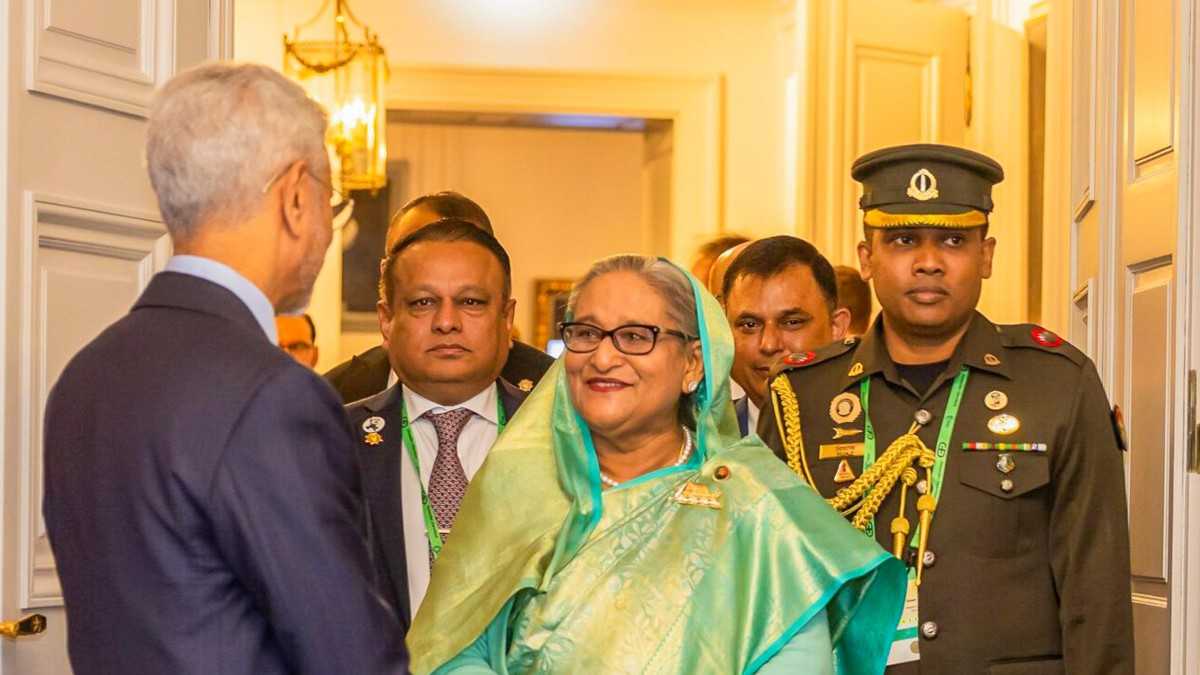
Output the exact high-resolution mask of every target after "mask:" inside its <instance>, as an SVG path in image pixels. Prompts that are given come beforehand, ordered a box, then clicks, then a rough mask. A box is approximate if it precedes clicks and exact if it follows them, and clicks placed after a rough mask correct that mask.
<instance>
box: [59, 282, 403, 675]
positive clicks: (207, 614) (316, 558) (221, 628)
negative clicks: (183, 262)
mask: <svg viewBox="0 0 1200 675" xmlns="http://www.w3.org/2000/svg"><path fill="white" fill-rule="evenodd" d="M353 448H354V441H353V439H352V438H351V436H350V435H349V430H348V429H347V426H346V419H345V414H344V411H343V410H342V407H341V406H340V405H339V403H338V400H337V397H336V395H335V394H334V392H333V391H332V390H331V389H330V388H329V387H328V386H327V385H326V384H325V383H324V382H323V381H322V380H321V379H320V378H318V377H317V376H316V375H314V374H313V373H311V372H310V371H309V370H307V369H306V368H304V367H302V366H300V365H298V364H297V363H296V362H295V361H293V360H292V359H291V358H290V357H288V355H287V354H285V353H283V352H282V351H281V350H280V349H279V348H278V347H276V346H275V345H273V344H271V343H270V342H269V341H268V340H266V339H265V336H264V335H263V333H262V329H261V328H260V327H259V325H258V323H256V322H255V320H254V317H253V315H252V314H251V313H250V311H249V309H247V308H246V306H245V305H244V304H242V302H241V301H240V300H239V299H238V298H237V296H235V295H234V294H233V293H231V292H230V291H228V290H226V289H225V288H222V287H221V286H218V285H217V284H214V283H211V282H209V281H206V280H203V279H200V278H198V277H194V276H189V275H185V274H177V273H171V272H164V273H161V274H158V275H157V276H155V277H154V278H153V279H152V280H151V282H150V284H149V286H148V287H147V288H146V291H145V293H144V294H143V295H142V296H141V298H140V299H139V300H138V302H137V304H136V305H135V306H134V308H133V310H132V311H131V312H130V313H129V314H128V315H127V316H125V317H124V318H122V319H121V320H120V321H118V322H117V323H115V324H113V325H112V326H110V327H109V328H108V329H106V330H105V331H104V332H103V333H102V334H101V335H100V336H99V337H98V338H96V339H95V340H94V341H92V342H91V343H90V344H89V345H87V346H86V347H84V349H83V350H82V351H81V352H80V353H79V354H78V355H76V356H75V358H74V359H72V360H71V362H70V363H69V364H68V365H67V367H66V369H65V370H64V371H63V374H62V377H61V378H59V380H58V383H57V384H56V385H55V387H54V389H53V391H52V392H51V394H50V397H49V402H48V404H47V406H46V424H45V500H44V502H43V513H44V515H45V519H46V528H47V530H48V532H49V536H50V543H51V545H52V547H53V549H54V553H55V557H56V559H57V561H58V573H59V576H60V578H61V580H62V587H63V596H64V598H65V600H66V613H67V619H68V623H69V625H70V630H69V633H68V650H69V653H70V657H71V663H72V666H73V668H74V671H75V672H76V673H78V674H80V675H87V674H88V673H105V674H108V673H123V674H126V675H135V674H140V673H146V674H147V675H149V674H153V675H161V674H162V673H170V675H188V674H191V673H195V674H196V675H211V674H213V673H222V674H223V675H232V674H235V673H237V674H241V673H244V674H246V675H274V674H277V673H403V672H405V671H406V665H407V656H406V652H405V649H404V644H403V642H402V634H401V633H400V629H399V624H398V622H397V620H396V617H395V615H394V613H393V611H392V610H391V608H390V607H388V606H387V605H386V604H385V602H384V601H383V599H382V597H381V595H380V593H379V592H378V590H377V588H376V585H375V580H374V571H373V569H372V567H371V562H370V559H369V553H368V546H367V544H366V537H365V531H364V530H365V527H364V523H365V514H364V510H363V506H362V500H361V491H360V485H359V479H358V472H357V467H356V466H355V462H354V454H353V452H354V450H353Z"/></svg>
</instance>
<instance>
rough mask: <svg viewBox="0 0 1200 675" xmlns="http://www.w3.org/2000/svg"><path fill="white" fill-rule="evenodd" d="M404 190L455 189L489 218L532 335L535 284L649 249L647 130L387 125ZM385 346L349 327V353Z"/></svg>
mask: <svg viewBox="0 0 1200 675" xmlns="http://www.w3.org/2000/svg"><path fill="white" fill-rule="evenodd" d="M388 148H389V152H390V160H389V161H401V162H404V164H405V167H404V172H403V174H404V176H405V180H404V184H402V185H401V187H400V189H402V190H403V194H400V195H399V196H397V195H393V197H392V199H393V200H399V201H400V202H403V201H404V200H407V199H408V198H410V197H414V196H416V195H419V194H425V193H428V192H435V191H438V190H447V189H450V190H457V191H459V192H462V193H464V194H466V195H469V196H470V197H471V198H472V199H475V200H476V201H477V202H479V204H480V205H481V206H483V208H484V210H485V211H487V213H488V216H489V217H490V218H491V220H492V225H493V226H494V227H495V230H496V236H497V237H498V238H499V239H500V241H501V243H503V244H504V247H505V249H507V250H508V253H509V256H510V257H511V259H512V266H513V295H514V296H515V297H516V299H517V327H518V329H519V330H520V331H521V334H522V336H523V337H524V338H525V339H526V340H530V339H532V337H533V330H534V329H533V321H534V280H535V279H539V278H576V277H578V276H580V275H581V274H583V272H585V271H586V270H587V268H588V266H589V265H590V264H591V263H592V262H594V261H595V260H597V259H599V258H602V257H604V256H608V255H613V254H616V253H651V252H654V251H653V244H652V241H653V238H654V234H653V233H652V232H651V231H650V228H648V227H645V226H643V223H642V201H643V199H642V161H643V160H642V158H643V136H642V134H641V133H634V132H614V131H589V130H576V129H535V128H516V127H489V126H466V125H454V124H411V123H394V124H391V125H389V126H388ZM377 343H378V334H377V333H372V334H367V335H363V334H361V333H349V332H348V333H343V336H342V345H341V346H342V355H343V357H348V356H349V355H350V354H352V353H354V350H361V349H362V348H363V347H364V345H366V346H371V345H373V344H377Z"/></svg>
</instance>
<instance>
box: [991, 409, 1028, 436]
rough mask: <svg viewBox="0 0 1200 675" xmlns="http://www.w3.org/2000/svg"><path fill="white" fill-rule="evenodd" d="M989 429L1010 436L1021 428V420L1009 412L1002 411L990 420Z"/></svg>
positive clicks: (994, 432) (997, 433)
mask: <svg viewBox="0 0 1200 675" xmlns="http://www.w3.org/2000/svg"><path fill="white" fill-rule="evenodd" d="M987 426H988V430H989V431H991V432H992V433H993V434H996V435H998V436H1010V435H1012V434H1015V433H1017V430H1019V429H1020V428H1021V420H1019V419H1017V418H1016V417H1013V416H1012V415H1010V414H1008V413H1000V414H999V415H996V416H995V417H993V418H992V419H990V420H988V423H987Z"/></svg>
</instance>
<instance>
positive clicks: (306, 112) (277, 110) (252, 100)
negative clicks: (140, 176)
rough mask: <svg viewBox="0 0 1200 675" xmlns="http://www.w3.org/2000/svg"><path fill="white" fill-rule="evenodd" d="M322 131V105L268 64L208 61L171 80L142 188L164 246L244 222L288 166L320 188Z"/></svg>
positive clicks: (155, 119) (150, 135)
mask: <svg viewBox="0 0 1200 675" xmlns="http://www.w3.org/2000/svg"><path fill="white" fill-rule="evenodd" d="M327 125H328V116H327V115H326V114H325V111H324V109H322V108H321V106H320V104H318V103H317V102H316V101H314V100H312V99H311V98H309V97H308V95H307V94H306V93H305V92H304V90H303V89H302V88H300V86H299V85H298V84H296V83H295V82H292V81H291V80H288V79H287V78H285V77H284V76H283V75H281V74H280V73H279V72H277V71H275V70H273V69H271V68H268V67H266V66H260V65H254V64H234V63H208V64H204V65H200V66H197V67H195V68H192V69H190V70H187V71H184V72H183V73H180V74H179V75H177V76H175V77H174V78H172V79H171V80H170V81H169V82H168V83H167V84H166V85H165V86H164V87H163V88H162V89H161V90H160V91H159V92H158V94H157V95H156V97H155V99H154V102H153V104H152V106H151V108H150V124H149V127H148V128H147V132H146V164H147V167H148V169H149V173H150V183H151V185H152V186H153V187H154V192H155V194H156V195H157V196H158V205H159V210H160V211H161V212H162V217H163V221H164V222H165V223H166V226H167V231H168V232H170V234H171V238H172V239H174V240H175V241H176V242H187V241H188V240H190V239H192V238H193V237H195V236H196V235H197V234H199V229H200V228H201V227H203V226H205V225H206V224H208V223H218V224H221V223H237V222H239V221H241V220H243V219H245V218H248V217H249V216H251V215H252V214H253V213H254V212H255V211H256V210H257V209H258V208H260V207H261V204H262V200H263V198H264V197H263V191H264V188H265V186H266V185H267V184H268V183H269V182H270V181H271V179H272V178H275V177H276V176H278V175H279V174H280V173H281V172H283V171H284V170H285V169H287V167H288V166H290V165H291V164H292V163H294V162H296V161H304V162H306V163H307V164H308V170H309V171H311V172H313V175H314V177H316V178H317V179H319V180H324V181H327V180H328V179H329V176H328V169H327V167H328V160H327V155H326V151H325V129H326V127H327Z"/></svg>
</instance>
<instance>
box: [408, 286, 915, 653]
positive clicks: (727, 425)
mask: <svg viewBox="0 0 1200 675" xmlns="http://www.w3.org/2000/svg"><path fill="white" fill-rule="evenodd" d="M689 279H691V277H690V276H689ZM692 287H693V293H694V295H695V298H696V304H697V307H698V312H697V314H698V317H697V318H698V320H699V328H700V335H701V340H702V346H703V357H704V366H705V373H706V376H705V379H704V382H703V384H702V385H701V387H700V389H699V391H698V392H697V393H696V394H694V395H693V396H692V399H693V401H692V405H693V413H694V416H695V420H696V429H695V431H696V434H695V438H696V452H694V453H693V455H692V457H691V459H690V460H689V461H688V462H687V463H685V464H684V465H682V466H678V467H669V468H665V469H660V470H658V471H655V472H652V473H650V474H647V475H645V476H642V477H640V478H638V479H636V480H633V481H630V482H628V483H623V484H622V485H621V486H620V487H618V488H613V489H610V490H605V491H601V483H600V469H599V464H598V462H597V458H596V452H595V449H594V447H593V445H592V440H591V435H590V432H589V431H588V429H587V425H586V424H585V423H584V421H583V419H582V418H581V417H580V416H579V414H578V413H577V412H576V410H575V409H574V407H573V406H572V404H571V400H570V396H569V393H568V388H567V382H566V373H565V372H564V370H563V368H562V362H561V361H560V362H559V363H556V364H555V365H554V367H553V368H552V369H551V370H550V371H549V372H548V373H547V374H546V376H545V377H544V378H543V379H542V381H541V384H539V386H538V387H537V389H535V390H534V391H533V393H532V394H530V396H529V398H528V399H526V401H525V403H524V404H523V405H522V406H521V409H520V412H519V413H518V414H517V415H516V416H515V417H514V418H513V419H512V421H511V422H510V423H509V424H508V427H507V428H506V429H505V431H504V434H503V435H502V436H501V437H500V439H499V440H498V441H497V443H496V445H495V447H494V448H493V449H492V451H491V453H490V455H489V457H488V459H487V462H486V463H485V464H484V466H483V468H482V469H481V470H480V471H479V473H478V474H477V475H476V476H475V479H474V480H473V481H472V482H471V485H470V488H469V489H468V492H467V495H466V497H465V498H464V500H463V502H462V506H461V509H460V510H459V513H458V516H457V518H456V522H455V527H454V534H453V536H451V537H450V539H449V541H448V542H447V546H446V548H445V549H443V551H442V554H441V556H440V557H439V559H438V561H437V563H436V564H435V566H434V570H433V578H432V581H431V584H430V587H429V592H428V594H427V595H426V596H425V600H424V602H423V604H422V605H421V608H420V611H419V612H418V613H417V616H416V618H415V620H414V623H413V627H412V630H411V631H410V633H409V635H408V646H409V650H410V652H411V653H412V659H413V662H412V668H413V672H415V673H418V674H424V673H431V672H435V671H440V672H446V671H451V670H453V669H454V668H453V665H454V664H455V663H458V662H460V661H461V659H460V658H458V657H460V655H462V654H464V653H465V652H468V651H471V653H472V654H474V655H476V658H475V659H474V660H475V661H476V662H478V661H479V660H480V659H482V662H485V663H486V664H487V669H490V670H491V671H494V672H496V673H502V674H504V673H512V674H514V675H515V674H516V673H753V672H756V671H758V670H759V669H760V668H762V666H763V665H764V664H765V663H767V662H768V661H769V660H770V659H771V658H773V657H774V656H775V655H776V654H777V653H778V652H779V651H780V650H781V649H782V648H783V647H784V645H786V644H788V642H789V641H790V640H791V639H792V638H793V637H794V636H796V635H797V633H799V632H800V631H801V630H802V629H805V627H806V624H808V623H809V621H810V619H813V618H814V617H818V618H820V617H824V618H825V620H826V621H827V622H828V637H829V642H830V643H832V650H833V654H832V662H833V664H834V668H835V672H837V673H843V674H847V675H851V674H853V675H858V674H860V673H861V674H868V673H870V674H876V673H881V672H883V669H884V664H885V662H886V659H887V652H888V647H889V645H890V642H891V639H892V636H893V632H894V629H895V627H896V624H897V621H898V619H899V616H900V610H901V606H902V605H903V601H904V587H905V571H904V567H903V565H902V564H901V563H900V562H899V561H898V560H896V559H895V558H894V557H892V556H890V555H888V554H887V553H886V552H884V551H883V550H882V549H881V548H879V546H878V545H876V544H875V542H874V541H871V540H870V539H868V538H867V537H864V536H863V535H862V534H861V533H860V532H858V531H856V530H854V529H853V528H851V527H850V526H849V525H848V524H847V523H846V521H845V520H844V519H843V518H842V517H841V516H839V515H838V514H837V513H835V512H834V511H833V510H832V509H830V508H829V506H828V505H827V504H825V502H824V501H823V500H822V499H821V498H820V497H818V496H817V495H816V494H815V493H814V492H813V491H812V490H811V489H810V488H809V487H808V486H806V485H804V484H803V483H801V482H800V481H798V480H797V479H796V477H795V475H794V474H792V473H791V472H790V471H789V470H788V468H787V467H786V466H785V465H784V464H783V463H782V462H781V461H779V460H778V459H777V458H776V457H775V456H774V455H773V454H772V453H771V451H770V450H769V449H767V447H766V446H764V445H763V444H762V442H761V441H759V440H758V438H757V437H755V436H750V437H748V438H746V439H741V438H739V433H738V426H737V421H736V418H735V416H734V412H733V407H732V405H731V404H730V400H729V371H730V366H731V364H732V360H733V341H732V337H731V335H730V332H729V327H728V324H727V322H726V320H725V317H724V314H723V313H722V311H721V308H720V306H719V305H718V304H717V302H716V300H715V299H713V297H712V296H711V295H709V294H708V293H707V292H706V291H704V290H702V289H701V288H700V286H699V285H698V284H697V283H696V281H695V280H694V279H692ZM821 628H822V629H824V626H822V627H821ZM824 656H826V657H827V656H828V655H824ZM826 660H828V659H826ZM468 670H470V669H468ZM471 672H480V670H479V669H478V668H475V669H474V670H471ZM483 672H487V670H486V669H485V670H484V671H483Z"/></svg>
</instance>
